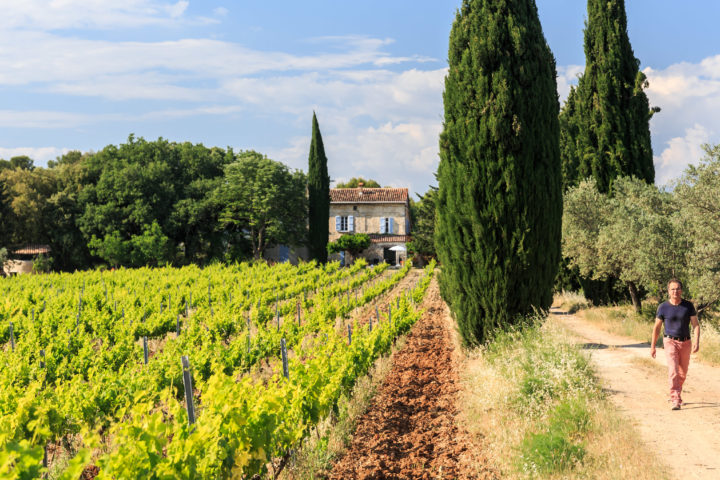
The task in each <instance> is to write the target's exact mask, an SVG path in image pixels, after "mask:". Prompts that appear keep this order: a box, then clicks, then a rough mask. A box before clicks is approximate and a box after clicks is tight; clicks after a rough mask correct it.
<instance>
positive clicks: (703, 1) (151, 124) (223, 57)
mask: <svg viewBox="0 0 720 480" xmlns="http://www.w3.org/2000/svg"><path fill="white" fill-rule="evenodd" d="M626 3H627V9H628V24H629V28H628V29H629V34H630V40H631V42H632V45H633V48H634V50H635V55H636V56H637V57H638V58H639V59H640V61H641V68H642V69H643V70H644V71H645V72H646V74H647V76H648V78H649V80H650V88H649V89H648V91H647V93H648V96H649V98H650V101H651V104H652V105H657V106H660V107H661V108H662V111H661V112H660V113H659V114H657V115H656V116H655V117H654V118H653V120H652V123H651V131H652V140H653V151H654V155H655V164H656V177H657V183H658V184H666V183H668V182H669V181H671V180H672V179H674V178H677V177H678V176H679V175H680V174H681V173H682V171H683V169H684V168H685V166H686V165H687V164H688V163H697V161H698V160H699V159H700V158H701V156H702V151H701V148H700V145H701V144H702V143H706V142H709V143H720V114H718V113H716V112H720V33H719V31H718V29H717V28H716V25H715V23H716V19H717V18H720V2H717V1H716V0H695V1H692V2H678V1H676V0H632V1H627V2H626ZM460 4H461V1H460V0H452V1H451V0H413V1H409V0H384V1H376V0H364V1H363V2H345V1H338V0H324V1H320V0H306V1H304V2H288V1H276V2H261V1H222V0H217V1H204V2H199V1H189V2H188V1H175V0H171V1H164V0H125V1H123V2H116V1H109V0H55V1H35V0H23V1H22V2H20V1H9V0H0V6H2V9H1V11H2V12H3V17H4V18H3V22H2V25H0V158H6V159H7V158H10V157H11V156H13V155H18V154H27V155H30V156H31V157H32V158H34V159H35V160H36V164H38V165H45V164H46V162H47V160H49V159H53V158H55V157H56V156H57V155H59V154H61V153H62V152H64V151H67V150H81V151H90V150H99V149H101V148H103V147H104V146H105V145H108V144H119V143H122V142H125V141H126V139H127V137H128V135H129V134H130V133H134V134H135V135H136V136H143V137H145V138H147V139H156V138H157V137H159V136H162V137H164V138H167V139H170V140H173V141H191V142H196V143H203V144H205V145H207V146H221V147H226V146H232V147H233V148H235V149H253V150H257V151H260V152H262V153H265V154H267V155H268V156H269V157H270V158H273V159H275V160H280V161H282V162H284V163H286V164H288V165H289V166H291V167H293V168H300V169H303V170H305V169H306V165H307V154H308V148H309V142H310V138H309V136H310V127H311V118H312V112H313V111H316V112H317V115H318V120H319V122H320V128H321V131H322V134H323V139H324V142H325V148H326V153H327V155H328V160H329V165H328V166H329V170H330V175H331V177H332V178H333V179H334V180H344V179H347V178H349V177H352V176H357V175H362V176H365V177H371V178H375V179H377V180H378V181H379V182H380V183H382V184H383V185H392V186H409V187H410V188H411V190H412V191H413V192H417V193H423V192H424V191H425V190H427V186H428V185H430V184H435V179H434V175H433V174H434V172H435V170H436V168H437V163H438V156H437V151H438V148H437V145H438V134H439V132H440V130H441V128H442V112H443V109H442V90H443V79H444V76H445V72H446V69H447V61H446V58H447V42H448V35H449V32H450V28H451V26H452V20H453V18H454V14H455V10H456V9H457V8H458V7H459V6H460ZM537 4H538V10H539V13H540V20H541V22H542V24H543V29H544V32H545V36H546V38H547V40H548V43H549V44H550V48H551V49H552V51H553V53H554V55H555V58H556V63H557V69H558V93H559V95H560V97H561V100H564V97H565V95H566V94H567V91H568V88H569V85H570V84H571V83H573V82H575V81H576V77H577V74H578V73H580V72H581V71H582V69H583V65H584V53H583V47H582V38H583V32H582V30H583V24H584V19H585V7H586V4H585V2H584V1H582V0H538V2H537Z"/></svg>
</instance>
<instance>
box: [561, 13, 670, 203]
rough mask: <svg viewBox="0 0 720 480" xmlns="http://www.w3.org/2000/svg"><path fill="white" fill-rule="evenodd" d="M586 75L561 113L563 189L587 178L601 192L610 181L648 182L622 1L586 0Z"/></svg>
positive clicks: (645, 123)
mask: <svg viewBox="0 0 720 480" xmlns="http://www.w3.org/2000/svg"><path fill="white" fill-rule="evenodd" d="M587 9H588V20H587V23H586V27H585V71H584V73H583V74H582V76H581V77H580V79H579V82H578V86H577V88H576V89H575V88H573V89H571V91H570V94H569V95H568V99H567V102H566V104H565V106H564V107H563V111H562V113H561V114H560V128H561V132H560V145H561V146H560V149H561V153H562V162H563V167H562V171H563V185H564V186H565V188H567V187H569V186H573V185H577V184H578V183H579V182H580V181H582V180H583V179H585V178H588V177H592V178H594V179H595V181H596V182H597V185H598V188H599V190H600V191H601V192H604V193H605V192H608V191H610V189H611V188H612V184H613V181H614V179H615V178H617V177H619V176H630V175H632V176H635V177H637V178H640V179H642V180H644V181H646V182H647V183H653V181H654V179H655V168H654V166H653V158H652V148H651V145H650V126H649V122H650V118H651V116H652V115H653V113H654V112H657V111H659V109H658V108H654V109H651V108H650V106H649V104H648V99H647V96H646V95H645V92H644V89H645V88H647V86H648V82H647V79H646V78H645V75H644V74H643V73H642V72H641V71H640V70H639V65H640V61H639V60H638V59H637V58H635V55H634V53H633V50H632V47H631V45H630V39H629V38H628V33H627V16H626V14H625V1H624V0H610V1H608V0H588V7H587Z"/></svg>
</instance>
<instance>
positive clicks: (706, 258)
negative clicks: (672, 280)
mask: <svg viewBox="0 0 720 480" xmlns="http://www.w3.org/2000/svg"><path fill="white" fill-rule="evenodd" d="M704 149H705V157H704V158H703V159H702V160H701V162H700V163H699V164H698V165H697V166H694V165H691V166H689V167H688V168H687V170H686V171H685V174H684V175H683V177H682V178H681V179H680V180H679V181H678V182H677V185H676V186H675V190H674V193H675V196H676V197H677V202H678V204H679V208H680V213H679V215H678V216H677V219H676V220H677V228H678V229H679V231H681V232H683V240H684V241H685V248H687V273H686V278H687V281H686V283H687V284H688V287H689V291H690V293H691V294H692V297H693V298H694V299H695V300H696V301H697V305H696V307H697V308H698V309H702V310H704V309H705V308H707V307H710V306H713V305H717V303H718V301H720V288H718V285H720V268H718V265H720V145H714V146H710V145H705V146H704Z"/></svg>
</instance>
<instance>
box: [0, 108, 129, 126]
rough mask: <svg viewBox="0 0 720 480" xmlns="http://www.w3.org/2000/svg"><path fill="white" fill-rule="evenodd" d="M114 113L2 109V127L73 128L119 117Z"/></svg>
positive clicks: (0, 113) (0, 111) (0, 122)
mask: <svg viewBox="0 0 720 480" xmlns="http://www.w3.org/2000/svg"><path fill="white" fill-rule="evenodd" d="M118 118H120V117H119V116H118V115H113V114H102V115H94V114H83V113H70V112H57V111H44V110H0V127H6V128H73V127H77V126H80V125H87V124H91V123H96V122H98V121H99V120H108V119H118Z"/></svg>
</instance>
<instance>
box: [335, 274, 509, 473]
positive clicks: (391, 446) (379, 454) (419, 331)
mask: <svg viewBox="0 0 720 480" xmlns="http://www.w3.org/2000/svg"><path fill="white" fill-rule="evenodd" d="M424 307H425V308H426V313H425V314H424V315H423V317H422V319H421V320H419V321H418V323H417V324H416V325H415V326H414V327H413V328H412V330H411V331H410V333H409V334H408V337H407V343H406V345H405V347H404V348H403V349H402V350H401V351H399V352H397V353H396V354H395V356H394V359H393V367H392V371H391V372H390V374H389V375H388V376H387V378H386V379H385V382H384V383H383V385H382V386H381V387H380V390H379V392H378V394H377V395H376V397H375V398H374V400H373V402H372V404H371V405H370V408H369V409H368V411H367V412H366V413H365V415H363V416H362V417H361V418H360V420H359V422H358V425H357V428H356V431H355V433H354V436H353V440H352V443H351V445H350V447H349V448H348V449H347V451H346V453H345V454H344V455H343V457H342V458H340V460H339V461H338V462H337V463H336V464H335V465H334V466H333V470H332V472H330V473H329V474H328V476H327V478H330V479H440V478H442V479H495V478H497V475H496V473H495V472H494V471H493V470H492V469H491V468H490V467H488V466H486V463H487V460H486V459H485V457H484V456H483V455H482V452H481V447H480V446H478V445H475V444H473V442H472V440H471V439H470V437H469V435H468V434H467V433H466V432H465V431H464V429H463V428H462V427H461V426H460V425H459V423H458V420H457V418H456V417H457V414H458V408H457V402H458V390H459V381H458V363H457V360H456V358H455V354H454V348H455V347H454V343H453V341H452V338H451V332H450V327H449V326H448V323H447V322H446V318H447V306H446V305H445V303H444V302H443V301H442V299H441V298H440V295H439V293H438V288H437V284H436V282H435V281H434V280H433V283H432V284H431V286H430V289H429V290H428V295H427V297H426V300H425V302H424Z"/></svg>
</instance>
